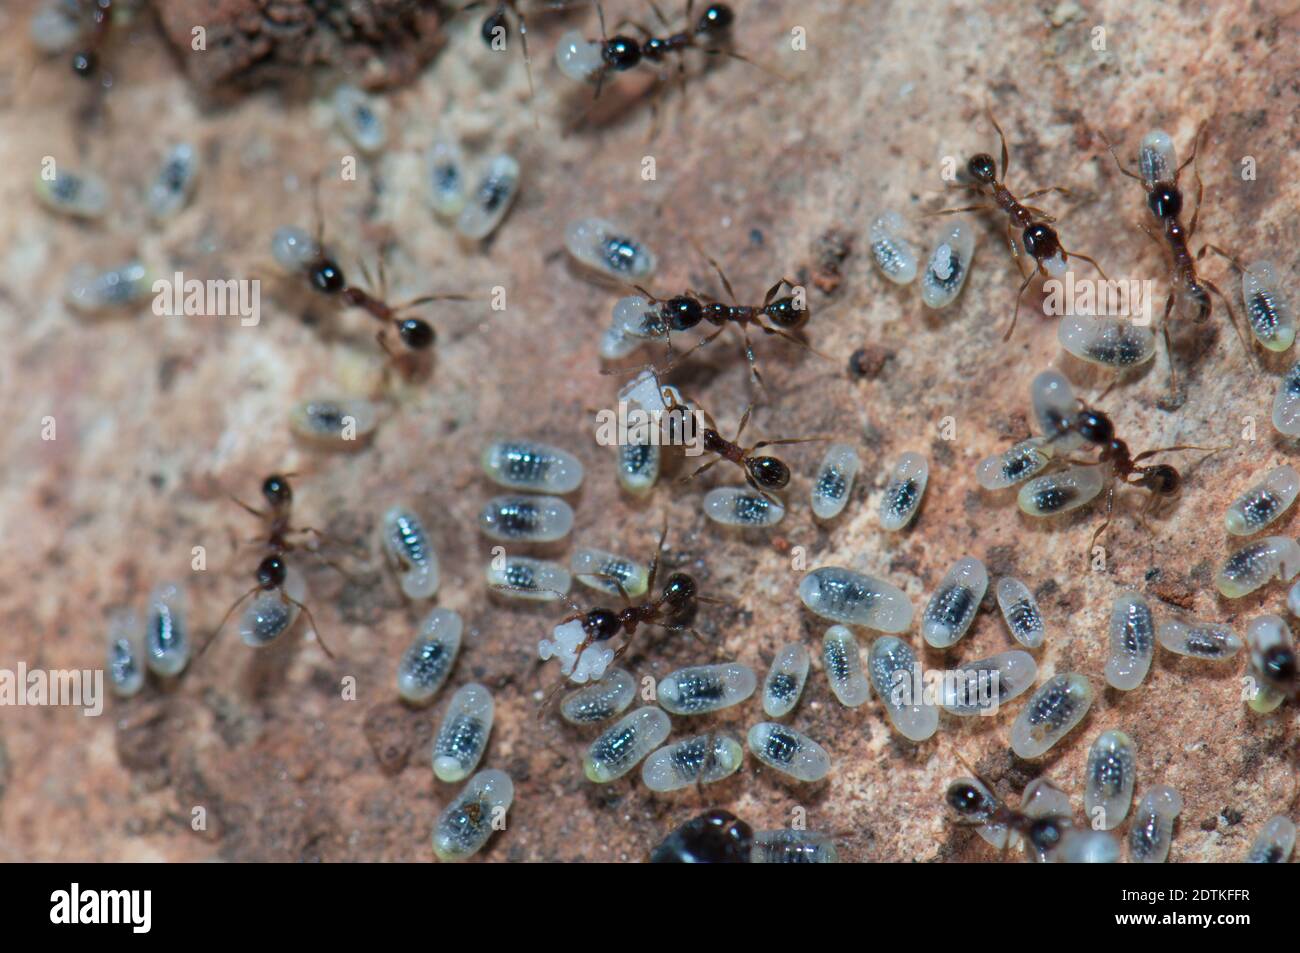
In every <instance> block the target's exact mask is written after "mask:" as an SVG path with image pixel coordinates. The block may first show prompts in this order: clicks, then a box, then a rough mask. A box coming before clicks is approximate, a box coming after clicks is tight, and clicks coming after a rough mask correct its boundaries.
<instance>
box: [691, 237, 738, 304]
mask: <svg viewBox="0 0 1300 953" xmlns="http://www.w3.org/2000/svg"><path fill="white" fill-rule="evenodd" d="M691 245H692V246H693V247H694V248H695V251H696V252H698V253H699V255H700V257H701V258H703V259H704V260H705V261H707V262H708V263H709V264H710V265H712V266H713V270H714V271H716V272H717V273H718V277H719V278H720V279H722V287H724V288H726V289H727V297H729V298H730V299H731V303H732V304H736V303H737V302H736V292H735V291H733V290H732V288H731V282H730V281H728V280H727V276H726V275H725V274H724V273H723V271H722V266H721V265H719V264H718V263H717V262H716V261H714V260H713V259H712V258H710V257H709V256H708V255H706V254H705V253H704V249H702V248H700V246H699V245H698V244H696V242H695V239H693V238H692V239H691Z"/></svg>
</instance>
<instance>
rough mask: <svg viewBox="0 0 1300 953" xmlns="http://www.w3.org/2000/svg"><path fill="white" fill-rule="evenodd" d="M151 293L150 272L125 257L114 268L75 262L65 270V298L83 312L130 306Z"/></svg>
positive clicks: (88, 312) (151, 279)
mask: <svg viewBox="0 0 1300 953" xmlns="http://www.w3.org/2000/svg"><path fill="white" fill-rule="evenodd" d="M152 294H153V276H152V275H151V274H150V273H149V269H148V268H146V267H145V265H144V263H143V262H140V261H128V262H127V263H126V264H124V265H118V266H117V267H115V268H108V269H98V268H96V267H95V266H93V265H88V264H81V265H76V266H74V267H73V269H72V270H71V271H70V272H68V283H67V286H66V288H65V291H64V300H65V301H67V303H68V304H69V306H71V307H72V308H75V309H76V310H77V311H80V312H81V313H82V314H97V313H99V312H101V311H109V310H112V309H114V308H129V307H131V306H132V305H135V304H139V303H140V302H142V301H145V300H147V299H148V298H149V297H150V296H151V295H152Z"/></svg>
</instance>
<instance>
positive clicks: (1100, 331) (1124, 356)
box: [1056, 314, 1156, 368]
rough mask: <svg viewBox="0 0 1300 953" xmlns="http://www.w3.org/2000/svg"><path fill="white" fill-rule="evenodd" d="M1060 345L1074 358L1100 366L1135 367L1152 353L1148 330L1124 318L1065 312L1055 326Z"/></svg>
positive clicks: (1154, 340)
mask: <svg viewBox="0 0 1300 953" xmlns="http://www.w3.org/2000/svg"><path fill="white" fill-rule="evenodd" d="M1056 337H1057V340H1058V341H1060V343H1061V347H1063V348H1064V349H1065V350H1067V351H1069V352H1070V353H1071V354H1073V355H1074V356H1075V357H1077V358H1079V359H1080V360H1083V361H1088V362H1089V363H1091V364H1100V365H1101V366H1102V367H1119V368H1127V367H1135V366H1137V365H1138V364H1145V363H1146V362H1147V361H1149V360H1151V358H1152V357H1154V356H1155V353H1156V339H1155V335H1154V334H1152V333H1151V329H1150V328H1148V327H1143V326H1142V325H1138V324H1134V323H1133V322H1132V321H1130V320H1129V319H1128V318H1092V317H1087V316H1085V315H1078V314H1067V315H1064V316H1062V317H1061V319H1060V322H1059V323H1058V324H1057V326H1056Z"/></svg>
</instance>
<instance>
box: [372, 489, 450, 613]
mask: <svg viewBox="0 0 1300 953" xmlns="http://www.w3.org/2000/svg"><path fill="white" fill-rule="evenodd" d="M383 539H384V554H385V555H386V556H387V557H388V561H389V563H390V565H392V567H393V569H394V571H395V572H396V573H397V577H398V579H399V581H400V582H401V586H402V592H403V594H405V596H406V598H408V599H432V598H433V597H434V595H435V594H436V593H437V592H438V583H439V579H440V573H439V572H438V554H437V553H435V552H434V551H433V544H432V543H430V542H429V531H428V530H426V529H425V528H424V521H423V520H421V519H420V517H419V516H418V515H416V513H415V512H414V511H413V510H410V509H407V508H406V507H404V506H394V507H392V508H390V509H389V510H388V511H387V512H386V513H384V522H383Z"/></svg>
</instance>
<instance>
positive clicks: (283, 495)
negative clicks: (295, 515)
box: [262, 473, 293, 510]
mask: <svg viewBox="0 0 1300 953" xmlns="http://www.w3.org/2000/svg"><path fill="white" fill-rule="evenodd" d="M262 496H263V497H264V498H265V499H266V502H268V503H270V504H271V508H272V509H276V510H278V509H280V508H281V507H282V506H288V505H289V504H290V503H292V502H293V487H291V486H290V485H289V478H288V477H284V476H281V475H280V474H278V473H272V474H271V475H270V476H269V477H267V478H266V479H265V480H263V481H262Z"/></svg>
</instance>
